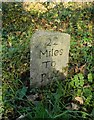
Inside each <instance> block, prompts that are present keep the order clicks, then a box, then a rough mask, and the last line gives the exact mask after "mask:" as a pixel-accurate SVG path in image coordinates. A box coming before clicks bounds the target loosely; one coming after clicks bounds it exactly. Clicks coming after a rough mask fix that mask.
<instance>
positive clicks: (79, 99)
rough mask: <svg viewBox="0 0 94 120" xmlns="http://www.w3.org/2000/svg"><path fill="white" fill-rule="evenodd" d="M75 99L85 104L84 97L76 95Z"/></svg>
mask: <svg viewBox="0 0 94 120" xmlns="http://www.w3.org/2000/svg"><path fill="white" fill-rule="evenodd" d="M75 100H76V101H78V102H79V103H80V104H83V103H84V101H83V98H82V97H75Z"/></svg>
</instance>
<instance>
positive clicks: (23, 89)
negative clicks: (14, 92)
mask: <svg viewBox="0 0 94 120" xmlns="http://www.w3.org/2000/svg"><path fill="white" fill-rule="evenodd" d="M26 92H27V88H26V87H25V86H23V88H22V89H20V90H18V97H19V99H22V98H23V97H24V96H25V95H26Z"/></svg>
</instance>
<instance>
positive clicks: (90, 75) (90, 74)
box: [88, 73, 93, 82]
mask: <svg viewBox="0 0 94 120" xmlns="http://www.w3.org/2000/svg"><path fill="white" fill-rule="evenodd" d="M92 80H93V78H92V73H89V74H88V81H89V82H92Z"/></svg>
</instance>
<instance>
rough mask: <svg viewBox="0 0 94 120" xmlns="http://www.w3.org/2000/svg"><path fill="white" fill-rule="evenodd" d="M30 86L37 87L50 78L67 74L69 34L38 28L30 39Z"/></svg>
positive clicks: (59, 77) (50, 79)
mask: <svg viewBox="0 0 94 120" xmlns="http://www.w3.org/2000/svg"><path fill="white" fill-rule="evenodd" d="M30 47H31V50H30V55H31V57H30V58H31V60H30V78H31V86H34V87H36V86H37V87H38V86H44V85H46V84H47V83H50V82H51V81H52V80H57V79H64V76H66V74H67V70H66V69H65V68H66V67H67V65H68V64H67V63H68V56H69V55H68V54H69V48H70V35H69V34H67V33H61V32H54V31H44V30H40V31H37V32H35V33H34V34H33V36H32V39H31V45H30Z"/></svg>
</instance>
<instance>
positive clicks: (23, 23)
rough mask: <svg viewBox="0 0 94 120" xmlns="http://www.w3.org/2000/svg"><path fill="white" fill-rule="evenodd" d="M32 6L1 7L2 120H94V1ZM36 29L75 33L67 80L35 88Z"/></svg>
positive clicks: (72, 39)
mask: <svg viewBox="0 0 94 120" xmlns="http://www.w3.org/2000/svg"><path fill="white" fill-rule="evenodd" d="M32 5H33V3H32V4H29V5H28V4H24V5H23V3H15V2H14V3H12V2H10V3H9V2H4V3H2V21H3V23H2V29H3V31H2V82H3V86H2V90H3V104H4V106H3V113H2V120H13V119H18V118H19V119H25V120H29V119H30V120H31V119H34V118H52V119H64V120H70V119H73V120H79V119H81V120H93V119H94V62H93V53H94V46H93V45H94V43H93V39H94V34H93V33H94V32H93V30H94V29H93V27H94V3H93V2H91V3H73V2H69V3H50V2H47V3H46V2H45V3H35V5H34V6H35V7H36V6H37V5H38V6H41V8H43V10H42V11H41V9H40V10H38V8H39V7H36V9H35V8H34V6H33V7H32ZM26 7H27V8H28V9H26ZM44 8H45V9H44ZM37 29H46V30H54V31H61V32H65V33H69V34H70V35H71V45H70V54H69V68H68V77H67V78H66V80H64V81H59V80H57V81H54V82H53V83H51V84H50V85H48V86H46V87H42V88H34V89H31V88H30V83H29V77H30V76H29V72H30V46H29V45H30V38H31V36H32V34H33V33H34V31H36V30H37ZM29 94H30V95H29Z"/></svg>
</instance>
